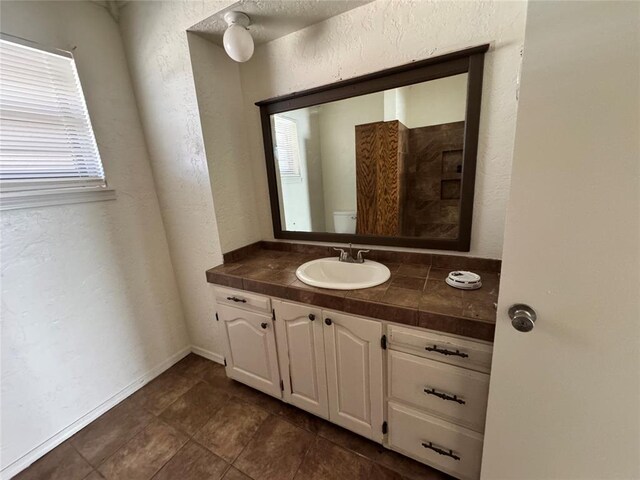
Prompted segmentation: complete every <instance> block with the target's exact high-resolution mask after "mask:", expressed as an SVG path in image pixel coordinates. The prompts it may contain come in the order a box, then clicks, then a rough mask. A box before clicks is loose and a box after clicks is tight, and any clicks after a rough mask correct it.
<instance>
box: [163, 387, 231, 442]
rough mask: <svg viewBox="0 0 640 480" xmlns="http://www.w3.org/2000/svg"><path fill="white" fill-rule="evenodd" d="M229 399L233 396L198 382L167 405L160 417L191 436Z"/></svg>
mask: <svg viewBox="0 0 640 480" xmlns="http://www.w3.org/2000/svg"><path fill="white" fill-rule="evenodd" d="M229 400H231V397H230V396H229V395H227V394H226V393H223V392H220V391H219V390H216V389H215V388H213V387H212V386H210V385H209V384H207V383H205V382H198V383H196V384H195V385H194V386H193V387H192V388H191V389H190V390H188V391H187V392H186V393H185V394H184V395H182V396H181V397H180V398H178V399H177V400H176V401H175V402H173V403H172V404H171V405H170V406H169V407H167V409H166V410H164V411H163V412H162V414H161V415H160V418H162V419H163V420H164V421H165V422H167V423H168V424H169V425H171V426H173V427H176V428H178V429H180V430H183V431H184V432H186V433H187V434H189V435H190V436H191V435H193V434H194V433H196V432H197V431H198V430H199V429H200V428H202V426H204V424H205V423H207V421H208V420H209V418H211V416H212V415H213V414H214V413H215V412H216V411H217V410H218V409H219V408H220V407H222V406H223V405H224V404H226V403H227V402H229Z"/></svg>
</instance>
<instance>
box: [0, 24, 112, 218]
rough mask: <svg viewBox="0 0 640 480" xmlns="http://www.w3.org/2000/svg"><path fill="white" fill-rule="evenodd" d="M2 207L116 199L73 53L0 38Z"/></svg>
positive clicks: (0, 173)
mask: <svg viewBox="0 0 640 480" xmlns="http://www.w3.org/2000/svg"><path fill="white" fill-rule="evenodd" d="M0 192H1V194H0V206H1V207H2V209H11V208H23V207H27V206H42V205H52V204H61V203H76V202H79V201H95V200H106V199H109V198H114V192H113V191H112V190H108V189H107V184H106V181H105V177H104V171H103V169H102V162H101V160H100V154H99V152H98V146H97V144H96V140H95V137H94V134H93V130H92V128H91V121H90V119H89V114H88V112H87V106H86V104H85V100H84V96H83V94H82V87H81V85H80V79H79V78H78V72H77V71H76V65H75V63H74V60H73V57H72V55H71V54H70V53H68V52H63V51H60V50H52V49H46V48H44V47H42V46H39V45H36V44H33V43H31V42H27V41H25V40H22V39H16V38H14V37H10V36H7V35H2V36H0Z"/></svg>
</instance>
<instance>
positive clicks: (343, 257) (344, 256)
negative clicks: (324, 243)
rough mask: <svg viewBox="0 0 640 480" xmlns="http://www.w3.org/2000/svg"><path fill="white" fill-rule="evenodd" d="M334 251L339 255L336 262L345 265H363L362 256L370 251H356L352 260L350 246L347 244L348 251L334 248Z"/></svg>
mask: <svg viewBox="0 0 640 480" xmlns="http://www.w3.org/2000/svg"><path fill="white" fill-rule="evenodd" d="M334 250H335V251H337V252H340V255H338V261H340V262H346V263H364V257H363V256H362V254H363V253H369V252H370V250H358V252H357V253H356V256H355V258H354V257H353V248H352V247H351V244H349V251H347V250H345V249H344V248H334Z"/></svg>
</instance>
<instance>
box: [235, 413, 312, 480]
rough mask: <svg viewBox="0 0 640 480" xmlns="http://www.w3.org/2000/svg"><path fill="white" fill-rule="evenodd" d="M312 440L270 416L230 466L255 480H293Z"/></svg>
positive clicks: (299, 430) (310, 435) (282, 421)
mask: <svg viewBox="0 0 640 480" xmlns="http://www.w3.org/2000/svg"><path fill="white" fill-rule="evenodd" d="M313 439H314V436H313V435H312V434H311V433H309V432H307V431H306V430H303V429H301V428H298V427H295V426H293V425H292V424H290V423H288V422H286V421H284V420H282V419H280V418H278V417H275V416H271V417H269V418H268V419H267V420H265V422H264V423H263V424H262V425H261V426H260V428H259V429H258V431H257V432H256V434H255V435H254V437H253V438H252V439H251V441H250V442H249V444H248V445H247V447H246V448H245V449H244V450H243V452H242V453H241V454H240V456H239V457H238V459H237V460H236V461H235V462H234V464H233V465H234V466H235V467H236V468H237V469H238V470H240V471H241V472H243V473H245V474H246V475H249V476H250V477H251V478H253V479H255V480H276V479H278V480H288V479H292V478H293V476H294V475H295V473H296V471H297V470H298V467H299V466H300V464H301V462H302V459H303V457H304V454H305V453H306V452H307V450H308V449H309V447H310V445H311V443H312V442H313Z"/></svg>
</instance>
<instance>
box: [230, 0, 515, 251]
mask: <svg viewBox="0 0 640 480" xmlns="http://www.w3.org/2000/svg"><path fill="white" fill-rule="evenodd" d="M525 17H526V3H525V2H499V1H486V2H427V1H418V2H409V1H390V0H378V1H376V2H373V3H370V4H367V5H365V6H363V7H360V8H357V9H354V10H351V11H349V12H346V13H344V14H342V15H339V16H337V17H333V18H331V19H329V20H326V21H324V22H321V23H319V24H316V25H313V26H311V27H308V28H305V29H304V30H301V31H299V32H296V33H293V34H291V35H288V36H286V37H282V38H280V39H277V40H274V41H272V42H269V43H267V44H264V45H261V46H259V47H257V48H256V52H255V54H254V58H253V59H251V60H250V61H249V62H247V63H246V64H243V65H242V66H241V67H240V71H241V78H242V88H243V93H244V97H245V108H246V112H247V121H248V129H249V133H250V141H251V155H252V159H253V162H254V169H255V172H256V175H255V178H256V185H255V189H256V195H257V198H258V202H257V207H258V208H260V212H259V218H260V220H261V226H262V235H263V237H264V238H272V235H273V232H272V229H271V221H270V217H271V215H270V211H269V202H268V191H267V182H266V170H265V166H264V164H265V161H264V153H263V148H262V135H261V130H260V117H259V112H258V109H257V108H256V107H255V106H254V105H253V103H254V102H255V101H257V100H262V99H265V98H269V97H273V96H278V95H283V94H287V93H291V92H295V91H299V90H304V89H307V88H311V87H315V86H319V85H324V84H327V83H331V82H335V81H337V80H340V79H344V78H350V77H354V76H358V75H363V74H365V73H369V72H374V71H377V70H382V69H385V68H389V67H392V66H395V65H401V64H404V63H408V62H411V61H413V60H420V59H424V58H428V57H432V56H435V55H440V54H443V53H447V52H451V51H454V50H459V49H461V48H465V47H469V46H473V45H478V44H482V43H487V42H491V43H492V45H493V47H492V49H491V51H489V52H488V54H487V55H486V57H485V59H486V60H485V74H484V88H483V93H482V96H483V98H482V115H481V120H480V142H479V150H478V169H477V175H476V197H475V205H474V219H473V231H472V238H471V251H470V252H469V254H470V255H479V256H486V257H492V258H500V256H501V252H502V236H503V229H504V217H505V207H506V202H507V192H508V189H509V179H510V172H511V159H512V153H513V140H514V132H515V117H516V110H517V103H516V81H517V76H518V69H519V65H520V53H519V51H520V47H521V45H522V42H523V36H524V23H525Z"/></svg>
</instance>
